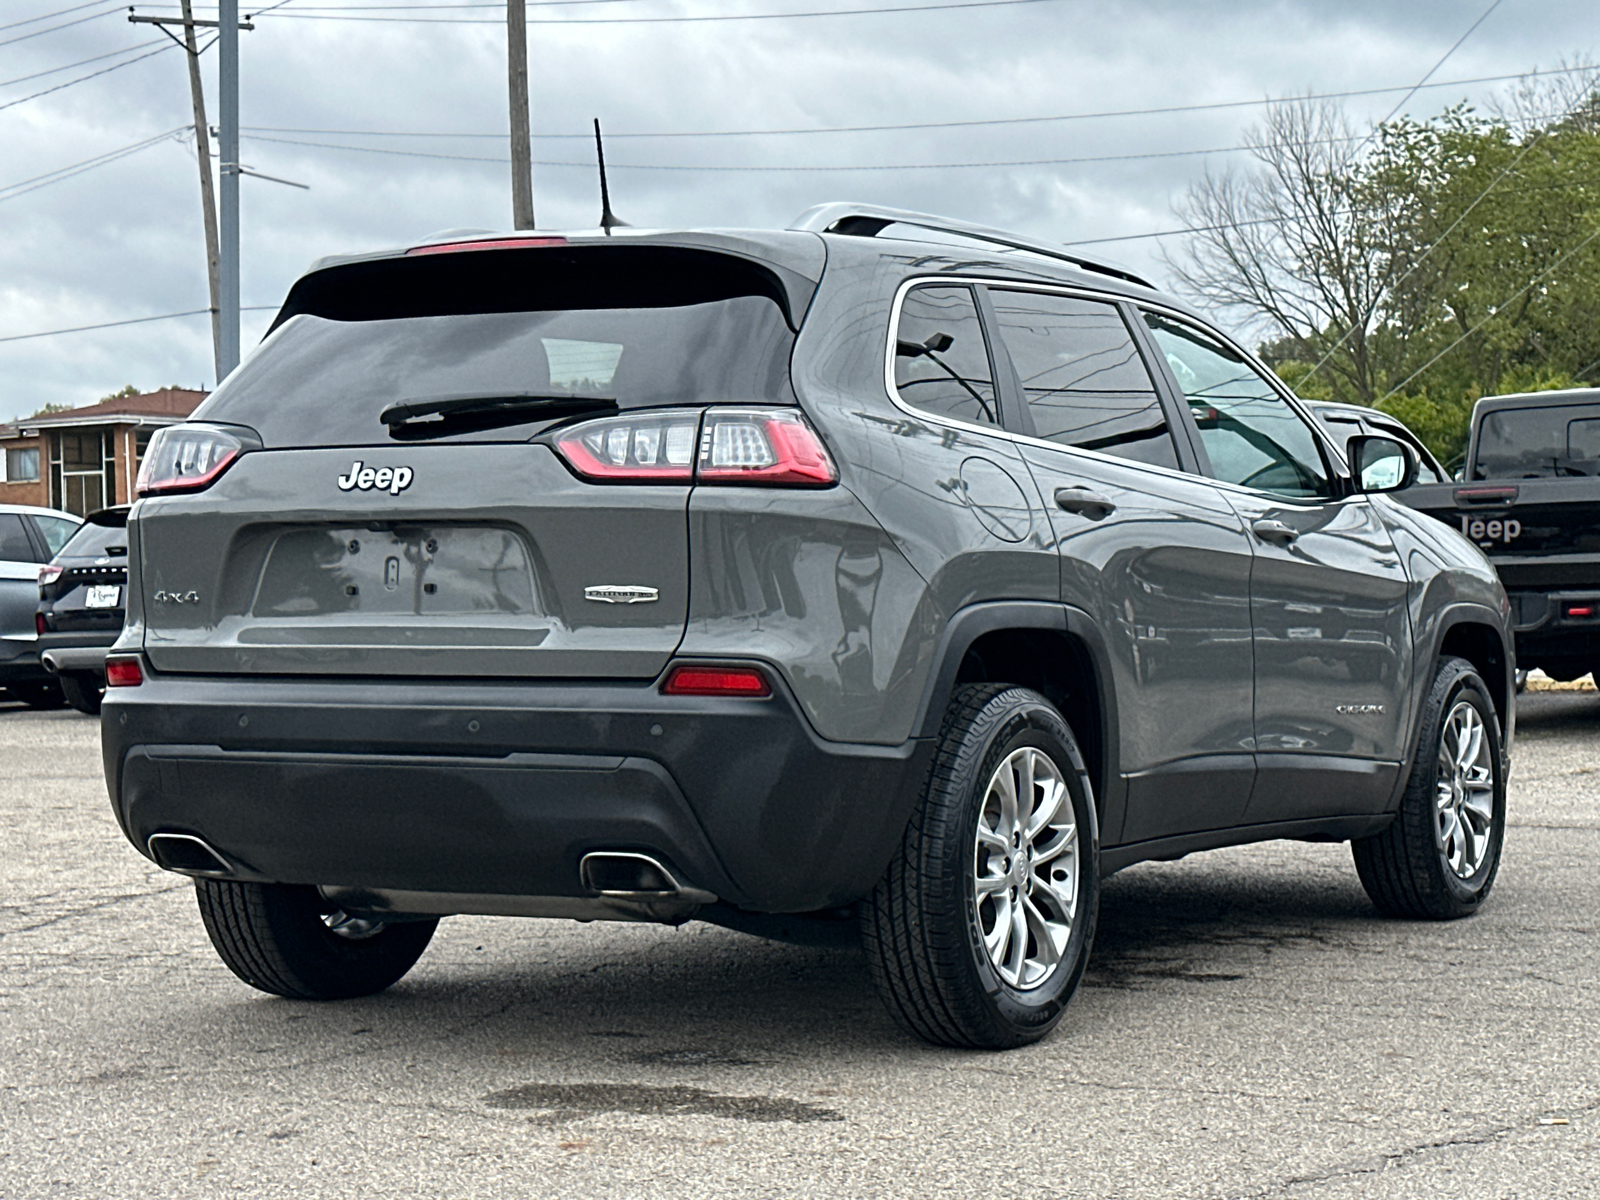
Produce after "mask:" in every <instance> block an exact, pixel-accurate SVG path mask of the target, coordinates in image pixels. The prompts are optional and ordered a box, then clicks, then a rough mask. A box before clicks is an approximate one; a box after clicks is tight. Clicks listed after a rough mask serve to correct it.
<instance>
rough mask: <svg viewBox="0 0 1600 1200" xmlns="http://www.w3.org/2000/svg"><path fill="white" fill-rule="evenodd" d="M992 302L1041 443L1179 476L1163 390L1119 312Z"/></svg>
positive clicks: (1029, 297) (1031, 295) (1050, 299)
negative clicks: (1125, 460)
mask: <svg viewBox="0 0 1600 1200" xmlns="http://www.w3.org/2000/svg"><path fill="white" fill-rule="evenodd" d="M989 295H990V298H991V299H992V300H993V302H994V311H995V317H996V319H997V321H998V322H999V326H1000V340H1001V341H1003V342H1004V343H1005V346H1006V350H1007V351H1008V352H1009V353H1010V355H1011V364H1012V366H1013V367H1015V368H1016V371H1017V376H1018V378H1019V379H1021V381H1022V392H1023V395H1024V397H1026V399H1027V402H1028V413H1029V416H1031V417H1032V418H1033V425H1034V429H1035V431H1036V432H1037V433H1038V435H1039V436H1040V437H1042V438H1044V439H1046V440H1047V441H1052V442H1060V443H1061V444H1062V445H1065V446H1076V447H1078V448H1080V449H1083V450H1098V451H1100V452H1101V453H1103V454H1114V455H1116V456H1118V457H1119V458H1129V459H1133V460H1134V461H1135V462H1143V463H1151V464H1153V465H1155V466H1160V467H1171V468H1173V469H1177V466H1178V455H1177V450H1176V448H1175V447H1174V445H1173V442H1172V432H1171V430H1169V429H1168V427H1167V418H1166V415H1165V413H1163V412H1162V410H1161V402H1160V400H1158V399H1157V398H1156V389H1155V384H1154V383H1152V382H1151V379H1150V372H1149V371H1148V370H1146V369H1145V365H1144V360H1143V359H1141V358H1140V356H1139V350H1138V348H1137V347H1136V346H1135V345H1134V341H1133V335H1132V334H1131V333H1129V332H1128V326H1127V324H1126V323H1125V322H1124V321H1123V319H1122V314H1121V313H1120V312H1118V311H1117V308H1116V306H1115V305H1111V304H1104V303H1100V302H1098V301H1094V300H1080V299H1078V298H1076V297H1073V296H1057V295H1049V294H1043V293H1035V292H1011V291H991V292H990V293H989Z"/></svg>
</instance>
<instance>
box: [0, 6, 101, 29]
mask: <svg viewBox="0 0 1600 1200" xmlns="http://www.w3.org/2000/svg"><path fill="white" fill-rule="evenodd" d="M105 2H106V0H89V3H87V4H74V5H73V6H72V7H71V8H58V9H56V11H55V12H52V13H45V14H44V15H43V16H40V17H29V18H28V19H27V20H26V21H13V22H11V24H9V25H0V33H4V32H5V31H6V30H7V29H20V28H21V27H22V26H24V25H36V24H38V23H39V22H40V21H48V20H50V19H51V18H52V17H64V16H66V15H67V14H68V13H75V12H82V11H83V10H84V9H86V8H99V7H100V6H101V5H102V4H104V3H105Z"/></svg>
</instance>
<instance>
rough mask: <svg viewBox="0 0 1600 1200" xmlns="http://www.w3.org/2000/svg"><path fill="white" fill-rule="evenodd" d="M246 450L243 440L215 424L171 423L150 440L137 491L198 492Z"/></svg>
mask: <svg viewBox="0 0 1600 1200" xmlns="http://www.w3.org/2000/svg"><path fill="white" fill-rule="evenodd" d="M243 450H244V443H243V442H241V441H240V440H239V439H238V438H236V437H234V435H233V434H231V433H229V432H228V431H227V430H225V429H218V428H217V427H216V426H214V425H168V426H167V427H166V428H165V429H158V430H157V431H156V434H155V436H154V437H152V438H151V439H150V447H149V449H147V450H146V451H145V455H144V461H143V462H142V463H140V464H139V481H138V482H137V483H136V484H135V485H134V490H135V491H136V492H138V494H139V495H141V496H152V495H163V494H166V493H169V492H197V491H199V490H200V489H201V488H206V487H210V486H211V485H212V484H213V483H215V482H216V479H217V476H219V475H221V474H222V473H223V472H224V471H226V470H227V469H228V468H229V466H231V465H232V464H233V461H234V459H236V458H238V457H239V454H240V452H241V451H243Z"/></svg>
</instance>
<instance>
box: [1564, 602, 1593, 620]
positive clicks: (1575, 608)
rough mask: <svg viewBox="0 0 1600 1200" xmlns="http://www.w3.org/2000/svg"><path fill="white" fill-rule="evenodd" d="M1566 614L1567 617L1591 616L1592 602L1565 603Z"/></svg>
mask: <svg viewBox="0 0 1600 1200" xmlns="http://www.w3.org/2000/svg"><path fill="white" fill-rule="evenodd" d="M1567 616H1569V617H1592V616H1594V605H1592V604H1569V605H1567Z"/></svg>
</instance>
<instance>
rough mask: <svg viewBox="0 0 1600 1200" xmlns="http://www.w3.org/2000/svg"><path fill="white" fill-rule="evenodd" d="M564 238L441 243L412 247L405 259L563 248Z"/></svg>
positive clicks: (498, 239) (500, 239)
mask: <svg viewBox="0 0 1600 1200" xmlns="http://www.w3.org/2000/svg"><path fill="white" fill-rule="evenodd" d="M566 244H567V239H566V238H558V237H540V238H496V239H494V240H492V241H487V242H441V243H440V244H439V245H437V246H413V247H411V249H409V250H407V251H406V257H407V258H410V257H412V256H413V255H417V254H460V253H462V252H463V251H466V250H525V249H527V248H528V247H530V246H565V245H566Z"/></svg>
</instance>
